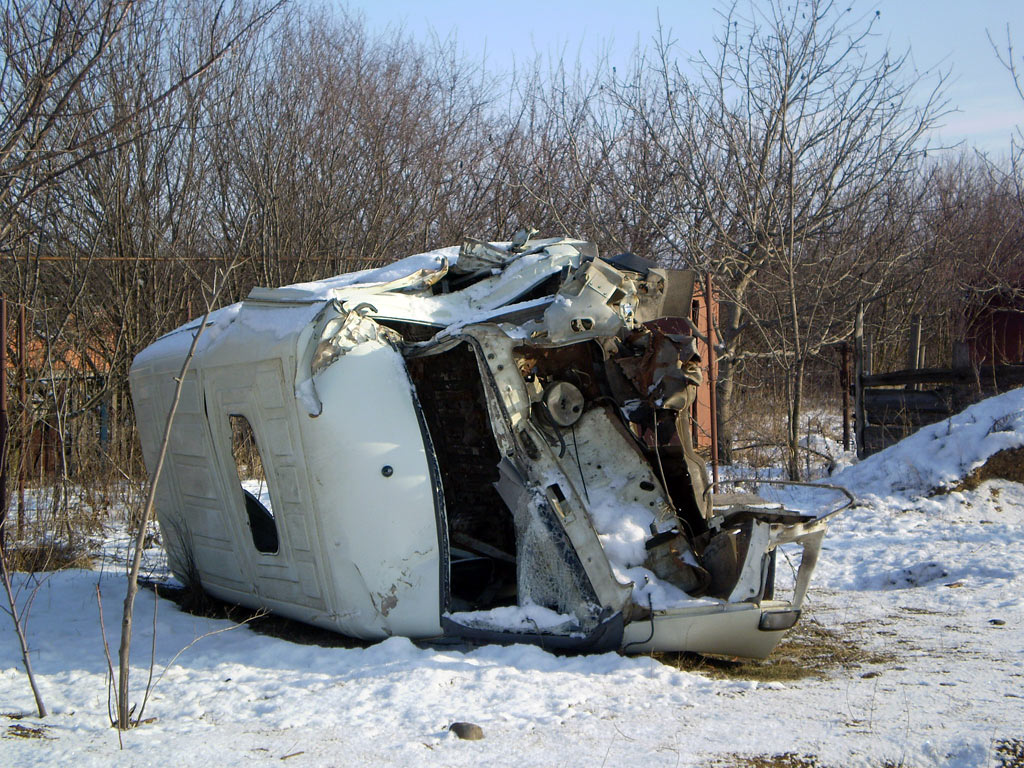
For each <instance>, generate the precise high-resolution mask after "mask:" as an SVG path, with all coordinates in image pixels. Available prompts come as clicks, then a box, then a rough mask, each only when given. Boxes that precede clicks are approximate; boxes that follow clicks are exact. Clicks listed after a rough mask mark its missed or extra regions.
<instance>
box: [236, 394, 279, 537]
mask: <svg viewBox="0 0 1024 768" xmlns="http://www.w3.org/2000/svg"><path fill="white" fill-rule="evenodd" d="M229 418H230V421H231V457H232V459H233V460H234V462H235V471H236V472H237V473H238V482H239V483H240V485H241V488H242V496H243V498H244V499H245V512H246V515H247V516H248V518H249V530H250V532H251V533H252V543H253V545H254V546H255V547H256V549H257V550H258V551H259V552H263V553H265V554H274V553H276V552H277V550H278V545H279V543H278V538H277V522H276V521H275V520H274V504H273V501H272V500H271V498H270V485H269V484H268V483H267V475H266V472H265V471H264V469H263V457H262V456H261V455H260V450H259V446H257V444H256V433H255V432H253V429H252V425H251V424H249V420H248V419H247V418H245V416H241V415H238V414H232V415H231V416H230V417H229Z"/></svg>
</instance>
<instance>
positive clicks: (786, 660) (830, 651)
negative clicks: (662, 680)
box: [655, 616, 895, 765]
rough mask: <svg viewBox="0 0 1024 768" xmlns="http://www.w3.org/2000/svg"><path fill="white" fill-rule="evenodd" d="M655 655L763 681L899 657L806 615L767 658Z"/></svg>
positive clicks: (695, 668)
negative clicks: (861, 643)
mask: <svg viewBox="0 0 1024 768" xmlns="http://www.w3.org/2000/svg"><path fill="white" fill-rule="evenodd" d="M655 658H657V659H658V660H659V661H660V662H661V663H663V664H667V665H669V666H672V667H675V668H677V669H682V670H685V671H687V672H697V673H700V674H704V675H707V676H708V677H715V678H731V679H738V680H757V681H761V682H773V681H778V682H785V681H790V680H803V679H804V678H808V677H825V676H826V674H827V673H828V672H829V671H830V670H833V669H840V668H841V669H850V668H859V667H862V666H864V665H866V664H886V663H889V662H891V661H894V660H895V657H894V656H891V655H886V654H882V653H878V652H874V651H868V650H865V649H864V648H861V647H860V646H859V645H857V643H856V642H854V641H853V639H852V638H850V637H849V635H848V633H844V634H840V633H839V632H837V631H835V630H832V629H829V628H828V627H825V626H823V625H822V624H820V623H818V622H817V621H814V620H813V619H808V618H807V617H806V616H805V617H804V618H803V619H802V620H801V621H800V622H798V623H797V625H796V626H795V627H793V629H791V630H790V631H789V633H788V634H787V635H786V637H785V638H784V639H783V640H782V642H781V643H779V645H778V647H776V649H775V650H774V651H772V653H771V655H770V656H769V657H768V658H767V659H742V660H740V659H730V658H722V657H718V656H705V655H702V654H698V653H661V654H655ZM752 765H753V764H752ZM766 765H773V764H771V763H767V764H766Z"/></svg>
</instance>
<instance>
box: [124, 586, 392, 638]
mask: <svg viewBox="0 0 1024 768" xmlns="http://www.w3.org/2000/svg"><path fill="white" fill-rule="evenodd" d="M139 585H140V586H143V587H145V588H147V589H153V590H154V591H156V593H157V595H159V596H160V597H163V598H166V599H168V600H170V601H171V602H173V603H175V604H176V605H177V606H178V607H179V608H180V609H181V610H182V611H184V612H185V613H190V614H192V615H193V616H202V617H204V618H208V619H227V620H228V621H234V622H237V623H242V622H245V624H246V626H247V627H248V628H249V629H250V630H252V631H253V632H257V633H259V634H261V635H269V636H270V637H276V638H278V639H279V640H287V641H288V642H290V643H297V644H299V645H317V646H320V647H321V648H366V647H367V646H370V645H372V644H373V643H371V642H368V641H365V640H359V639H357V638H354V637H348V636H347V635H342V634H339V633H338V632H333V631H331V630H329V629H323V628H321V627H314V626H312V625H311V624H303V623H302V622H301V621H293V620H292V619H288V618H285V617H284V616H278V615H276V614H272V613H267V612H266V611H265V610H254V609H252V608H245V607H242V606H240V605H233V604H232V603H225V602H224V601H222V600H218V599H217V598H215V597H211V596H210V595H208V594H207V593H206V592H204V591H203V590H202V589H199V588H193V587H178V586H168V585H166V584H160V583H156V582H152V581H146V580H144V579H140V580H139Z"/></svg>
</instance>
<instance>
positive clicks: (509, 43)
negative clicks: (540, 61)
mask: <svg viewBox="0 0 1024 768" xmlns="http://www.w3.org/2000/svg"><path fill="white" fill-rule="evenodd" d="M848 1H850V2H851V4H852V5H853V9H854V13H858V14H863V15H864V16H865V17H866V16H867V15H868V14H870V13H873V12H874V11H875V10H878V11H879V12H880V17H879V19H878V22H877V23H876V27H875V29H876V31H877V33H878V37H877V40H876V42H877V44H878V45H879V46H882V45H885V44H888V45H889V47H890V48H891V49H893V50H898V51H903V50H906V49H907V48H909V49H910V51H911V54H912V57H913V62H914V64H915V65H916V66H917V68H918V69H920V70H931V69H936V68H941V69H942V70H943V71H945V70H951V77H950V81H949V82H948V83H947V88H946V92H947V96H948V98H949V100H950V106H951V107H954V108H956V109H957V110H958V111H957V112H956V113H954V114H950V115H949V116H947V117H946V118H945V120H944V123H945V125H944V127H943V128H942V129H941V130H940V131H939V135H938V136H937V137H936V139H937V140H938V141H939V142H940V143H953V142H958V141H964V142H966V143H968V144H970V145H972V146H976V147H978V148H981V149H984V150H987V151H990V152H993V153H996V154H998V153H1000V152H1004V151H1005V150H1006V148H1007V147H1008V145H1009V136H1010V133H1011V131H1012V130H1013V129H1014V126H1017V125H1020V126H1024V103H1021V100H1020V97H1019V96H1018V95H1017V93H1016V92H1015V91H1014V89H1013V86H1012V83H1011V82H1010V77H1009V74H1008V73H1007V72H1006V71H1005V70H1004V69H1003V68H1002V67H1001V66H1000V64H999V62H998V61H997V60H996V58H995V55H994V54H993V52H992V48H991V46H990V45H989V42H988V40H987V38H986V36H985V33H986V30H988V31H990V32H991V33H992V36H993V37H994V38H995V39H996V40H997V41H1002V42H1003V43H1005V39H1006V27H1007V24H1009V25H1010V28H1011V32H1012V33H1013V34H1014V37H1015V38H1016V41H1017V50H1016V58H1017V60H1018V61H1021V57H1022V56H1024V0H959V1H956V0H930V2H925V1H924V0H875V2H873V3H868V2H861V1H860V0H848ZM347 5H348V7H349V8H350V9H352V10H357V11H359V12H362V13H363V14H365V17H366V19H367V21H368V23H369V24H370V26H371V28H372V29H374V30H378V31H380V30H384V29H386V28H388V27H389V26H392V27H397V26H402V27H404V29H405V30H406V31H408V32H410V33H412V34H413V35H415V36H416V37H419V38H423V39H426V38H428V36H429V35H431V34H435V33H436V34H437V35H439V36H441V37H448V36H450V35H454V36H455V38H456V39H457V40H458V43H459V44H460V46H462V48H463V49H464V51H465V53H466V54H467V55H468V56H470V57H472V58H480V57H482V56H483V55H484V53H485V51H486V55H487V61H488V64H489V65H490V66H491V67H494V68H499V69H500V68H504V67H507V66H508V65H509V64H510V63H511V62H512V61H513V60H515V61H518V62H524V61H532V59H533V58H534V56H535V54H541V55H543V56H547V55H551V56H555V57H556V58H557V57H558V56H559V55H560V54H562V53H563V52H564V53H565V55H566V57H567V58H570V59H575V57H576V54H577V53H578V52H581V53H582V56H583V59H584V61H587V60H588V59H589V57H590V55H591V51H598V50H601V49H602V48H607V49H608V51H609V53H610V58H611V63H612V64H616V62H621V64H622V65H623V66H625V64H626V63H627V62H628V60H629V57H630V54H631V53H632V51H633V49H634V47H635V45H636V44H637V42H638V41H639V42H640V43H647V42H649V41H650V40H651V39H652V37H653V35H654V34H655V31H656V29H657V26H658V18H659V15H660V18H661V22H662V25H663V26H664V27H667V28H671V30H672V33H673V36H674V37H675V38H676V39H677V40H678V43H679V47H680V49H681V50H682V51H685V52H687V53H690V54H696V53H697V52H699V51H701V50H704V51H710V50H711V48H712V45H713V44H712V38H713V36H714V34H715V33H716V32H717V31H718V29H719V27H720V25H721V24H720V17H719V16H718V14H717V12H716V9H719V8H721V7H722V6H721V5H720V4H719V3H716V2H714V0H676V2H653V1H652V0H618V1H617V2H611V1H609V0H589V2H582V1H581V0H562V1H559V0H549V1H548V2H541V1H540V0H517V1H516V2H506V3H502V2H494V0H491V1H490V2H488V0H475V1H470V0H430V1H429V2H415V1H414V0H349V2H348V3H347ZM1022 68H1024V67H1022Z"/></svg>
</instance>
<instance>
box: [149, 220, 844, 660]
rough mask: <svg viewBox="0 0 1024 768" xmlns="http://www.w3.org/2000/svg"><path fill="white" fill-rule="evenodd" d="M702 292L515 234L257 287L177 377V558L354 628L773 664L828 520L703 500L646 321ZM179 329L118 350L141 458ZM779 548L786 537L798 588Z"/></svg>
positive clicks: (240, 588)
mask: <svg viewBox="0 0 1024 768" xmlns="http://www.w3.org/2000/svg"><path fill="white" fill-rule="evenodd" d="M693 282H694V280H693V274H692V273H690V272H686V271H683V270H668V269H660V268H657V267H656V266H655V265H654V264H653V263H652V262H649V261H647V260H645V259H642V258H639V257H636V256H633V255H631V254H620V255H618V256H615V257H612V258H609V259H602V258H600V257H599V254H598V251H597V248H596V247H595V246H594V245H593V244H591V243H586V242H583V241H579V240H573V239H569V238H547V239H530V238H529V236H528V234H527V233H525V232H523V233H520V235H519V236H518V237H517V239H516V240H515V241H514V242H513V243H489V242H483V241H477V240H470V239H467V240H466V241H465V242H464V243H463V244H462V246H461V247H456V248H444V249H440V250H438V251H432V252H430V253H426V254H419V255H416V256H412V257H409V258H408V259H403V260H402V261H399V262H396V263H395V264H391V265H389V266H387V267H383V268H381V269H379V270H370V271H366V272H361V273H356V274H352V275H341V276H338V277H334V278H330V279H328V280H324V281H321V282H317V283H306V284H301V285H294V286H287V287H284V288H278V289H265V288H259V289H254V290H253V291H252V292H251V293H250V295H249V297H248V298H247V299H246V300H245V301H244V302H241V303H240V304H238V305H234V306H233V307H229V308H225V309H223V310H220V311H218V312H216V313H214V314H213V315H211V316H210V318H209V321H208V325H207V327H206V328H205V330H204V334H203V336H202V338H201V340H200V343H199V345H198V348H197V352H196V355H195V358H194V360H193V363H192V366H191V368H190V370H189V372H188V374H187V376H186V383H185V387H184V390H183V392H182V398H181V403H180V405H179V410H178V416H177V418H176V420H175V422H174V425H173V430H172V438H171V445H170V450H169V453H168V458H167V463H166V466H165V469H164V474H163V479H162V481H161V484H160V487H159V489H158V495H157V513H158V517H159V520H160V523H161V526H162V527H163V529H164V531H165V540H166V542H167V548H168V557H169V560H170V563H171V566H172V568H173V569H174V571H175V573H176V574H178V576H179V578H182V579H184V580H191V581H194V582H197V583H198V584H199V585H201V586H202V587H203V588H204V589H206V590H207V591H209V592H210V593H211V594H213V595H215V596H217V597H219V598H221V599H224V600H230V601H234V602H237V603H241V604H245V605H249V606H254V607H265V608H268V609H270V610H273V611H276V612H278V613H281V614H284V615H287V616H291V617H293V618H296V619H299V620H301V621H305V622H309V623H312V624H316V625H319V626H323V627H327V628H330V629H333V630H336V631H339V632H344V633H346V634H350V635H354V636H357V637H363V638H379V637H386V636H389V635H392V634H399V635H405V636H409V637H414V638H430V639H433V640H451V641H457V642H463V641H473V642H477V641H493V642H535V643H540V644H543V645H545V646H548V647H561V648H576V649H598V650H599V649H613V648H620V649H625V650H627V651H646V650H675V651H684V650H689V651H702V652H713V653H726V654H731V655H746V656H764V655H766V654H767V653H768V652H769V651H770V650H771V648H772V647H774V645H775V643H777V642H778V640H779V638H780V637H781V636H782V634H783V632H784V631H785V630H786V629H787V628H788V627H789V626H791V625H792V623H793V622H794V621H795V620H796V618H797V617H798V616H799V611H800V608H801V603H802V600H803V597H804V595H805V593H806V589H807V585H808V580H809V577H810V573H811V570H813V567H814V562H815V560H816V557H817V552H818V549H819V548H820V544H821V538H822V536H823V535H824V532H825V528H826V525H827V521H824V520H819V519H813V518H807V517H802V516H795V517H794V516H792V514H791V513H790V514H788V516H787V514H784V513H782V512H779V511H778V510H776V509H773V508H771V507H767V506H765V505H764V504H763V503H762V502H760V501H757V503H750V500H749V499H748V500H747V501H746V502H744V503H741V501H742V500H741V501H740V502H738V501H736V498H738V497H730V498H733V501H731V502H729V503H726V502H725V501H723V500H724V499H726V497H725V496H720V495H717V494H711V493H710V492H709V488H708V481H707V478H706V475H705V467H704V463H703V461H702V460H701V459H700V457H699V456H697V454H696V453H695V452H694V450H693V446H692V444H691V440H690V435H691V425H690V413H691V406H692V404H693V402H694V398H695V396H696V392H697V388H698V387H699V386H700V385H701V372H700V360H699V358H698V356H697V351H696V345H695V343H694V340H693V339H692V338H691V337H688V336H680V335H675V334H670V333H666V332H663V331H662V330H661V328H660V326H659V322H658V321H659V320H661V319H662V318H666V317H685V316H686V315H687V314H688V312H689V307H690V304H691V300H692V290H693ZM197 328H198V326H197V324H195V323H193V324H190V325H186V326H183V327H182V328H180V329H178V330H176V331H173V332H171V333H169V334H167V335H166V336H164V337H162V338H161V339H160V340H158V341H157V342H156V343H155V344H153V345H152V346H151V347H149V348H147V349H146V350H144V351H143V352H142V353H141V354H140V355H139V356H138V357H137V358H136V360H135V363H134V365H133V368H132V372H131V386H132V395H133V399H134V402H135V407H136V413H137V419H138V425H139V432H140V436H141V439H142V444H143V449H144V453H145V457H146V461H147V466H149V467H150V468H152V467H153V463H154V462H155V459H156V456H157V454H158V449H159V443H160V436H161V433H162V430H163V425H164V420H165V418H166V414H167V413H168V411H169V409H170V403H171V398H172V395H173V390H174V382H173V379H174V377H175V376H177V375H178V371H179V370H180V366H181V363H182V360H183V359H184V356H185V354H186V351H187V349H188V346H189V344H190V343H191V340H192V336H193V334H194V333H195V331H196V330H197ZM241 422H244V423H245V424H247V425H249V426H251V430H252V433H253V435H254V438H255V439H254V442H252V443H251V444H250V445H248V447H247V448H246V449H245V450H242V449H240V448H239V446H238V445H237V439H236V438H237V435H236V434H235V432H233V428H232V424H237V423H241ZM236 431H237V430H236ZM254 487H255V488H257V490H258V492H253V491H252V488H254ZM247 491H248V493H247ZM247 505H248V506H247ZM256 507H259V508H258V509H257V508H256ZM254 519H256V520H260V521H262V522H261V527H263V528H266V529H267V530H261V531H260V532H259V533H260V535H261V536H263V537H264V538H267V537H268V536H269V535H270V534H273V535H272V537H271V538H272V539H273V540H274V542H275V547H267V546H262V547H259V546H256V541H255V536H256V534H257V532H256V531H254V530H252V529H251V527H250V525H251V522H250V521H251V520H254ZM270 529H273V530H270ZM782 545H787V546H797V547H802V549H803V559H802V562H801V566H800V571H799V574H798V577H797V579H796V582H795V585H794V589H793V594H792V595H791V596H790V598H789V599H788V600H786V599H777V596H776V595H775V594H774V587H775V583H774V559H775V552H776V550H777V549H778V547H780V546H782Z"/></svg>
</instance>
